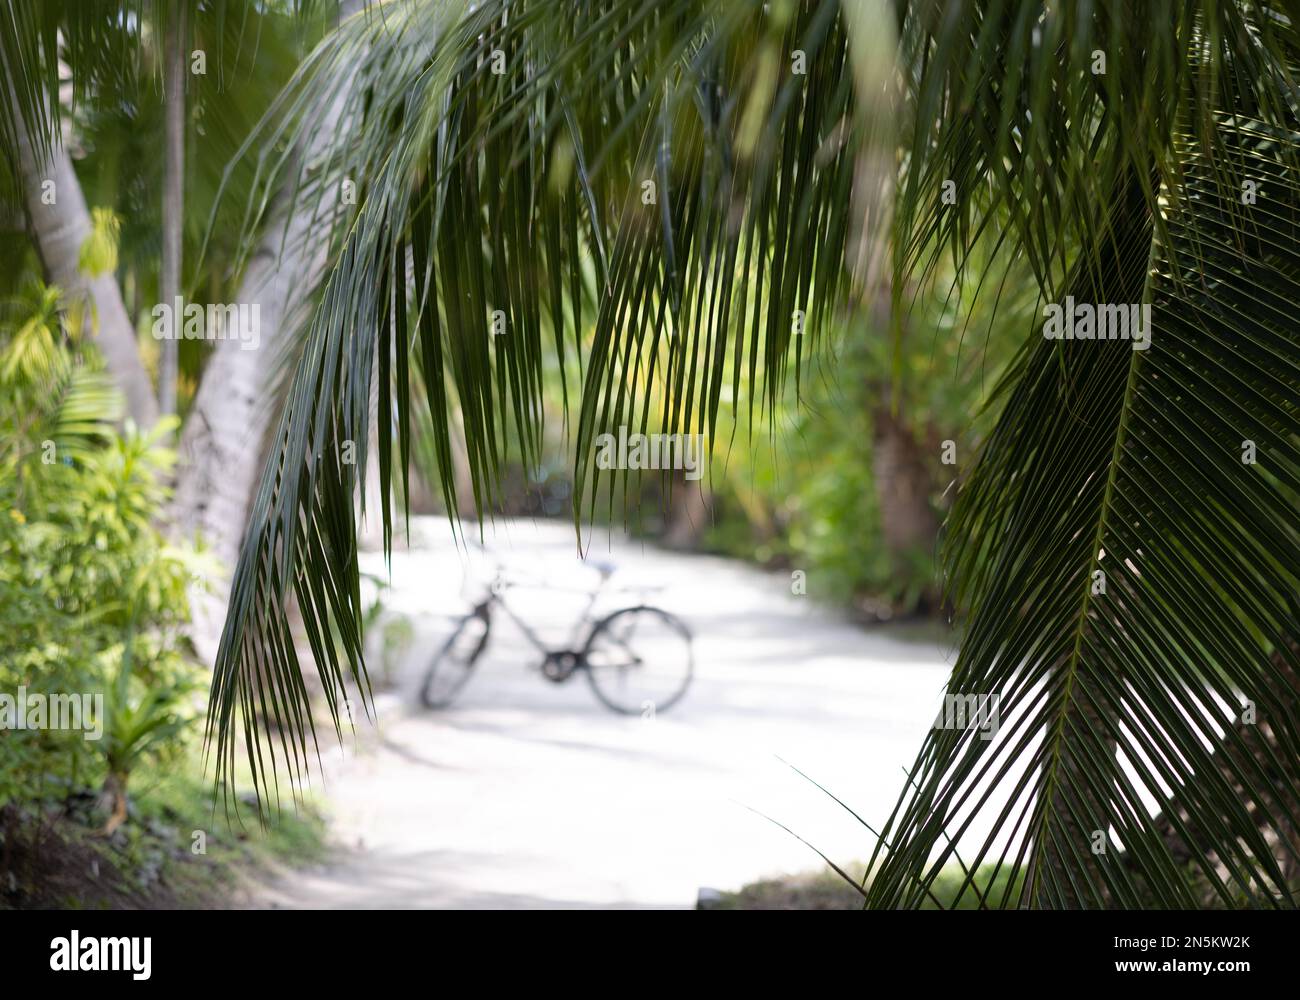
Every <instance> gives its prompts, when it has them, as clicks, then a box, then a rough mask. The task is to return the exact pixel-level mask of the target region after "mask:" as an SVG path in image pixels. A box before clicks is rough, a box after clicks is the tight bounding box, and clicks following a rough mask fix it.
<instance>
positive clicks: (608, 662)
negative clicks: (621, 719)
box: [583, 605, 695, 715]
mask: <svg viewBox="0 0 1300 1000" xmlns="http://www.w3.org/2000/svg"><path fill="white" fill-rule="evenodd" d="M583 665H584V666H585V667H586V669H587V679H588V680H589V681H590V682H591V689H592V691H594V692H595V693H596V697H597V698H599V699H600V700H601V701H602V702H603V703H604V704H605V705H606V706H608V707H609V708H612V709H613V710H614V711H615V712H622V713H624V714H626V715H653V714H654V713H656V712H663V711H666V710H667V709H669V708H671V707H672V706H673V705H675V704H676V703H677V702H678V701H679V700H681V697H682V695H684V694H685V693H686V689H687V687H689V686H690V683H691V675H692V673H693V671H694V668H695V660H694V654H693V652H692V650H691V633H690V630H689V629H688V628H687V627H686V626H685V624H683V623H682V621H681V620H680V619H679V618H676V617H675V616H673V615H670V614H669V613H668V612H667V611H664V610H662V609H660V608H651V607H646V606H644V605H643V606H640V607H635V608H624V609H623V610H622V611H615V612H614V613H613V614H612V615H610V616H609V617H607V618H604V619H602V620H601V621H600V622H599V623H598V624H597V625H596V627H595V628H594V629H592V632H591V637H590V638H589V639H588V640H587V647H586V649H585V651H584V652H583Z"/></svg>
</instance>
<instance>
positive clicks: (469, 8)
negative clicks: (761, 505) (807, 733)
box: [208, 0, 858, 789]
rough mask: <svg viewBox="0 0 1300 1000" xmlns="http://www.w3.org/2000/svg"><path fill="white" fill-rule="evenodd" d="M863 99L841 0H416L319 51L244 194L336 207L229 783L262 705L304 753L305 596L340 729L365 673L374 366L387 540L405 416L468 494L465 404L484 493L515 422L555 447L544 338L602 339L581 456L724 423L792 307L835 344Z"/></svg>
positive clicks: (583, 417)
mask: <svg viewBox="0 0 1300 1000" xmlns="http://www.w3.org/2000/svg"><path fill="white" fill-rule="evenodd" d="M575 6H576V9H577V13H576V16H575ZM796 49H798V50H801V52H802V56H801V57H800V58H801V60H802V64H803V65H804V66H806V74H805V75H795V74H794V73H793V72H792V70H793V67H794V65H795V62H794V58H793V55H792V53H793V52H794V50H796ZM340 87H343V88H345V89H346V90H345V92H346V93H348V95H349V96H348V98H347V101H346V102H345V105H344V108H343V110H342V112H341V114H340V116H339V117H338V118H337V119H335V120H330V121H326V120H324V119H323V117H322V116H321V115H320V114H319V113H318V110H317V109H319V108H322V107H325V106H327V104H326V101H325V98H326V97H327V96H329V95H332V94H334V93H336V92H337V91H338V88H340ZM857 121H858V119H857V116H856V115H855V111H854V101H853V89H852V73H851V67H850V61H849V52H848V46H847V38H846V35H845V28H844V24H843V21H842V18H841V16H840V12H839V5H838V3H836V2H833V0H817V2H812V3H799V4H776V5H765V4H762V3H759V2H757V0H742V2H731V3H721V2H714V0H668V2H666V3H665V2H657V0H656V2H652V0H591V2H586V3H580V4H577V5H574V4H572V3H560V2H559V0H522V2H519V0H509V2H507V0H496V2H490V3H486V4H475V5H464V4H457V3H448V2H424V3H394V4H390V5H386V6H384V7H383V8H381V9H380V10H379V11H378V12H372V13H371V14H369V15H366V16H358V17H356V18H354V19H352V20H350V21H348V22H346V23H345V24H344V25H343V26H342V27H341V28H340V30H339V31H338V32H337V33H336V34H335V35H333V36H331V38H329V39H327V40H326V42H325V43H323V44H322V45H321V46H320V47H319V48H318V49H317V50H316V51H315V52H314V53H313V54H312V55H311V56H310V57H309V58H308V59H307V60H306V61H305V63H304V65H303V67H302V69H301V71H300V72H299V74H298V75H297V77H296V78H295V80H294V81H293V82H292V83H291V84H290V85H289V87H288V88H286V90H285V92H284V93H283V94H282V95H281V97H280V99H279V100H278V101H277V102H276V104H275V106H274V107H273V109H272V112H271V114H270V115H268V117H267V119H266V121H265V122H264V126H263V127H262V128H261V129H259V130H258V131H257V132H256V133H255V134H254V135H253V136H252V137H251V138H250V140H249V142H248V143H247V144H246V147H245V153H246V155H248V156H253V157H255V158H256V163H257V166H256V170H255V173H256V174H257V176H258V178H259V181H258V184H257V185H256V187H257V193H256V194H255V196H254V197H253V199H251V200H250V203H249V206H248V210H247V216H248V219H249V231H250V236H251V234H252V233H253V231H254V229H255V223H256V221H257V219H259V218H260V217H261V216H262V214H263V213H264V211H265V206H266V205H267V204H269V203H270V199H271V198H272V197H274V196H277V194H276V193H277V192H279V193H280V194H281V195H282V194H283V192H285V191H288V192H289V196H290V198H291V200H292V202H293V203H294V204H296V205H297V206H298V208H297V210H298V211H300V212H302V211H306V212H310V213H312V214H313V217H314V218H315V220H316V222H317V226H318V227H320V228H318V229H317V234H318V233H319V231H320V229H321V228H323V229H324V231H326V232H330V233H333V234H334V240H333V242H332V248H331V254H332V264H331V268H330V270H329V274H328V277H327V279H326V281H325V283H324V285H323V287H322V289H321V290H320V295H319V305H318V306H317V309H316V311H315V314H314V316H313V319H312V321H311V323H310V324H309V326H308V327H307V329H306V331H305V333H304V335H303V340H302V347H301V352H300V359H299V361H298V364H297V367H296V369H295V372H294V377H293V382H292V385H291V387H290V390H289V394H288V398H287V403H286V406H285V409H284V414H283V418H282V420H281V423H280V426H279V430H278V433H277V437H276V447H275V453H274V455H273V457H272V460H271V462H270V464H269V465H268V467H267V469H266V472H265V474H264V477H263V480H262V483H261V486H260V489H259V493H258V496H257V498H256V502H255V505H254V509H253V512H252V516H251V519H250V526H249V531H248V535H247V541H246V544H245V547H244V550H243V553H242V555H241V558H240V562H239V566H238V567H237V571H236V574H235V584H234V589H233V593H232V598H231V604H230V610H229V615H228V618H227V624H226V629H225V632H224V635H223V638H222V643H221V648H220V651H219V654H218V657H217V664H216V671H215V676H214V681H213V689H212V699H211V702H210V708H209V720H208V723H209V725H208V732H209V736H210V737H211V738H214V739H215V744H216V748H217V750H216V756H217V762H218V763H217V771H218V780H219V781H222V780H223V779H224V778H225V777H226V776H227V775H228V774H229V773H230V770H231V767H232V764H233V759H234V758H233V754H234V753H235V750H236V746H237V741H238V738H237V736H236V733H237V732H241V731H242V732H243V734H244V739H245V742H246V749H247V751H248V753H249V754H250V756H251V758H252V759H253V762H254V776H255V784H256V786H257V787H258V788H259V789H262V788H265V787H268V786H269V785H271V784H272V783H273V782H274V781H275V780H276V768H277V766H278V765H281V764H283V765H284V766H285V767H286V768H287V770H288V771H289V773H291V774H292V775H293V776H294V778H295V780H296V779H297V778H298V777H300V776H301V774H302V769H303V768H304V767H305V765H306V754H307V750H308V744H309V742H311V741H313V740H314V732H315V729H314V722H313V720H312V717H311V713H310V706H309V704H308V700H307V696H306V691H305V686H304V683H303V679H302V669H301V666H300V664H299V661H298V657H297V652H296V650H295V648H294V643H293V641H292V637H291V635H290V633H289V630H288V627H287V625H286V621H287V613H288V608H289V605H290V603H291V602H292V601H294V600H296V603H297V606H298V608H299V610H300V612H301V617H302V620H303V625H304V632H305V638H306V642H307V644H308V645H309V646H310V648H311V650H312V654H313V657H314V658H315V659H316V661H317V666H318V669H319V672H320V674H321V677H322V680H323V685H324V688H325V696H326V701H327V704H328V707H329V711H330V714H331V721H332V722H333V725H334V727H335V728H336V729H338V728H339V727H340V725H341V717H342V712H343V711H344V710H345V709H346V706H347V697H348V694H347V689H346V687H345V685H344V678H345V676H346V675H349V674H350V675H351V677H352V678H353V680H354V681H355V682H356V684H357V685H358V686H359V688H360V689H361V691H362V695H363V699H364V697H365V691H366V679H365V668H364V663H363V661H362V658H361V639H360V622H361V619H362V609H361V606H360V598H359V591H358V587H357V569H356V538H355V529H354V524H355V511H354V497H355V496H357V495H364V493H363V491H362V487H363V483H362V479H363V475H364V470H365V468H366V462H367V452H368V442H369V440H370V434H369V429H370V426H371V413H372V392H374V393H375V395H374V399H373V410H374V411H375V413H376V418H377V428H378V434H377V438H376V440H377V447H378V455H377V459H378V461H377V464H378V468H379V476H380V496H381V497H382V504H383V508H382V511H381V516H382V520H383V523H384V528H385V542H386V543H387V541H388V539H389V537H390V533H391V522H392V510H391V499H390V498H391V496H392V493H393V492H394V490H395V488H396V484H397V483H398V482H400V483H401V484H402V489H403V490H404V489H405V483H406V475H407V466H408V462H409V459H410V454H411V446H410V441H411V430H410V425H411V421H412V414H413V413H415V414H418V415H422V414H426V413H427V414H428V419H429V420H430V423H429V425H428V428H427V436H426V435H425V434H422V435H421V437H420V445H419V447H417V449H416V451H417V454H428V455H432V456H433V458H434V465H435V474H436V475H437V477H438V480H439V482H440V483H441V487H442V491H443V494H444V497H445V498H446V501H447V507H448V509H449V510H453V511H454V510H455V509H456V499H455V489H454V480H453V463H452V461H451V455H452V450H453V442H452V440H451V436H450V435H451V430H450V428H451V427H452V426H456V425H459V426H460V427H462V428H463V437H464V453H465V454H466V455H467V456H468V464H469V467H470V472H471V474H472V481H473V484H474V492H475V499H476V507H477V509H478V510H479V511H480V512H481V511H482V510H484V509H486V508H487V507H488V506H489V504H490V503H491V502H492V499H493V497H494V496H495V495H496V491H497V489H498V481H497V474H498V470H499V469H500V467H501V465H502V463H503V461H504V460H505V458H506V456H507V455H508V454H510V451H511V442H512V441H513V442H516V445H515V447H516V448H517V449H518V453H519V454H518V457H519V458H520V459H521V460H522V461H523V462H524V463H525V465H528V466H531V465H533V464H534V463H535V462H536V459H537V457H538V455H539V453H540V442H541V433H542V408H541V377H542V371H543V360H544V358H545V357H546V356H547V355H548V354H550V356H551V357H553V358H555V359H558V361H559V363H560V365H561V368H562V370H563V367H564V365H565V357H566V354H567V355H568V356H569V357H572V354H571V353H569V352H575V351H576V352H578V353H579V354H580V358H581V361H580V363H581V364H582V365H583V383H582V387H581V389H582V393H581V397H580V400H579V401H578V402H577V403H576V404H575V405H576V407H577V411H578V421H577V434H576V449H575V450H576V459H575V461H576V465H577V481H579V482H585V481H586V478H587V473H588V471H589V468H588V466H589V458H590V451H591V449H592V442H593V440H594V437H595V435H596V434H597V433H599V432H600V431H601V430H603V429H605V428H607V427H612V426H618V425H620V424H626V425H629V426H630V427H632V428H638V427H639V428H642V429H644V428H645V427H646V425H647V422H648V420H649V415H650V414H651V412H654V413H656V414H663V415H664V417H663V419H664V421H665V426H664V430H666V431H669V432H672V431H677V430H693V431H696V432H700V431H703V432H706V433H710V435H712V431H713V425H714V420H715V415H716V412H717V409H718V405H719V401H720V399H721V397H722V392H723V387H724V385H726V384H727V382H728V381H730V383H731V385H732V386H733V387H736V386H739V384H740V382H741V379H742V377H744V379H745V381H746V384H750V385H758V384H759V383H760V379H762V380H765V381H764V382H763V383H762V384H763V385H764V386H765V388H763V389H761V390H760V402H761V400H762V398H764V397H763V396H762V395H761V393H765V394H766V398H767V399H769V400H770V399H772V398H774V396H775V394H776V393H777V392H779V391H781V387H782V385H783V377H784V372H785V367H786V364H787V361H788V360H789V359H795V360H796V364H797V363H798V359H799V358H800V357H801V355H802V351H803V350H804V349H805V348H803V347H802V346H801V344H802V338H800V337H799V336H797V335H796V334H795V332H794V331H795V323H794V320H795V313H796V312H803V313H805V314H806V320H805V322H804V328H805V329H806V330H807V331H808V334H809V336H808V340H809V341H815V340H816V339H817V335H818V331H819V330H820V329H821V328H822V326H823V323H824V320H825V319H826V318H828V317H829V316H831V315H832V314H833V312H834V310H835V309H836V308H837V303H838V302H839V301H841V300H842V297H843V296H842V291H843V289H844V287H845V284H846V280H847V277H846V273H845V267H844V260H845V248H846V243H847V240H848V230H849V226H848V217H847V215H846V214H845V213H843V212H842V211H837V208H836V206H837V205H840V204H842V203H844V202H846V201H847V198H848V195H849V192H850V188H851V185H852V182H853V166H854V161H853V151H854V149H855V141H854V135H855V132H856V129H857V128H858V125H857ZM323 135H324V136H325V137H326V138H327V139H328V140H329V141H326V142H321V137H322V136H323ZM302 149H321V150H324V152H323V154H322V155H321V156H320V157H319V158H318V159H316V160H315V161H313V162H311V163H309V164H302V163H299V162H297V161H296V160H295V158H294V156H293V155H292V154H291V152H290V151H292V150H302ZM647 182H648V183H649V184H651V185H653V189H654V192H653V193H654V197H653V199H644V198H643V194H644V193H645V192H646V191H647V190H648V188H647ZM345 185H346V186H345ZM344 190H348V191H355V192H356V193H357V195H358V197H357V199H356V204H355V206H353V205H351V204H349V200H348V199H346V198H343V197H341V194H342V192H343V191H344ZM313 238H318V235H317V236H314V237H313ZM250 245H251V239H250ZM589 323H594V330H593V331H592V332H591V334H590V343H589V344H588V343H587V326H586V324H589ZM494 328H495V330H496V331H497V334H499V335H494V332H493V331H494ZM797 371H798V368H797V367H796V373H797ZM417 376H418V377H417ZM412 384H416V385H418V387H419V388H420V390H421V391H422V393H423V394H424V395H423V397H422V398H420V399H419V400H418V401H416V402H415V405H413V401H412V399H411V395H410V392H411V386H412ZM376 390H377V391H376ZM567 391H568V390H567V387H566V394H567ZM653 394H657V395H658V405H657V406H655V407H653V408H652V407H651V406H650V401H651V399H652V395H653ZM349 458H350V459H351V460H352V461H349V460H348V459H349ZM594 495H595V493H594V490H593V491H592V493H591V494H589V496H593V497H594ZM580 510H581V508H580V507H579V508H578V510H576V511H575V514H577V513H580ZM334 633H337V634H338V635H339V636H340V637H341V639H342V649H343V656H342V658H340V656H339V654H338V652H337V647H336V646H335V644H334V643H331V642H329V641H328V637H329V636H330V635H331V634H334ZM259 717H262V718H265V719H267V720H268V721H270V722H271V723H273V724H274V725H275V727H276V728H277V729H278V730H279V731H280V733H281V734H282V737H283V738H282V739H281V741H280V744H279V749H278V751H277V750H276V748H274V747H272V746H270V745H269V744H264V743H263V741H262V739H261V736H260V735H259V729H258V725H257V719H258V718H259Z"/></svg>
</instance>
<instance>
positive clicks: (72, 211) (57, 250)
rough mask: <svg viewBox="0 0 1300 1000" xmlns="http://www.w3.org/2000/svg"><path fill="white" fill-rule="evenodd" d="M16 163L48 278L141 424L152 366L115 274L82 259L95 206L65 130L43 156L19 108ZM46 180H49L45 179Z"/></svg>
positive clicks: (154, 406)
mask: <svg viewBox="0 0 1300 1000" xmlns="http://www.w3.org/2000/svg"><path fill="white" fill-rule="evenodd" d="M0 69H3V70H4V74H3V79H0V85H2V86H3V88H4V99H5V100H9V101H11V102H12V101H13V93H12V90H11V89H10V88H11V84H10V82H9V74H8V69H7V67H0ZM13 117H14V123H15V129H16V133H17V146H18V149H17V154H18V155H17V167H18V173H19V181H20V183H21V185H22V190H23V201H24V204H25V205H26V208H27V218H28V221H29V224H30V226H31V231H32V234H33V236H34V238H35V243H36V249H37V252H38V253H39V254H40V258H41V264H42V267H43V268H44V271H45V276H46V279H47V280H48V281H49V282H50V283H51V284H54V285H58V286H59V288H61V289H62V290H63V292H64V294H65V295H66V296H67V297H68V300H69V301H70V302H71V303H73V304H76V305H84V306H85V308H80V309H76V310H74V314H77V315H80V316H81V322H82V324H83V326H84V328H85V330H86V331H88V332H89V333H90V334H91V336H92V337H93V339H94V342H95V345H96V346H97V347H98V348H99V352H100V354H102V355H103V357H104V363H105V364H106V365H107V367H108V371H109V373H110V374H111V375H112V376H113V380H114V381H115V382H116V383H117V387H118V389H120V390H121V392H122V395H123V396H124V397H125V398H126V405H127V413H128V415H129V416H130V417H131V419H132V420H134V421H135V422H136V424H137V425H138V426H140V427H141V428H148V427H151V426H152V425H153V424H154V422H155V421H156V420H157V419H158V403H157V401H156V400H155V399H154V394H153V386H152V385H151V384H150V382H149V373H148V372H147V371H145V367H144V364H143V362H141V360H140V351H139V348H138V345H137V343H136V336H135V327H134V326H133V325H132V323H131V318H130V316H129V315H128V314H127V311H126V306H125V305H124V304H123V302H122V292H121V290H120V289H119V288H118V284H117V278H116V277H115V276H114V275H112V274H100V275H95V276H92V275H89V274H86V273H84V272H83V271H82V270H81V268H80V264H79V258H80V255H81V246H82V244H83V243H85V241H86V237H87V236H89V235H90V231H91V223H90V213H89V211H88V210H87V208H86V199H85V196H84V195H83V194H82V192H81V184H80V182H79V181H78V180H77V174H76V172H75V171H74V170H73V167H72V159H71V158H70V157H69V156H68V152H67V149H66V148H65V147H64V145H63V142H62V137H61V136H52V137H51V139H52V141H51V144H50V147H51V148H50V150H49V156H48V157H42V156H41V154H40V152H39V149H40V144H39V143H37V142H36V141H34V139H33V137H32V136H31V135H29V134H28V132H27V128H26V125H25V123H24V121H23V117H22V115H21V114H19V113H18V112H17V109H16V108H15V112H14V116H13ZM47 182H49V183H47Z"/></svg>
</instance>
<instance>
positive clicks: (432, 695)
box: [420, 607, 492, 708]
mask: <svg viewBox="0 0 1300 1000" xmlns="http://www.w3.org/2000/svg"><path fill="white" fill-rule="evenodd" d="M491 624H492V622H491V618H490V617H489V615H488V610H487V608H486V607H480V608H476V609H474V611H472V612H470V613H469V614H468V615H466V616H465V617H464V618H462V619H461V620H460V624H459V625H457V626H456V631H454V632H453V633H452V634H451V637H450V638H449V639H448V640H447V641H446V642H445V643H444V644H443V646H442V649H440V650H438V654H437V655H436V656H435V657H434V658H433V659H432V660H431V661H430V663H429V669H428V671H427V672H426V673H425V675H424V684H423V685H422V686H421V688H420V701H421V702H422V703H423V704H424V707H425V708H446V707H447V706H448V705H450V704H451V703H452V701H453V700H455V698H456V696H457V695H458V694H460V692H461V690H462V689H463V688H464V687H465V685H466V684H468V683H469V679H470V677H472V676H473V674H474V664H475V663H477V662H478V658H479V657H480V656H481V655H483V648H484V647H485V646H486V645H487V640H488V632H489V630H490V628H491Z"/></svg>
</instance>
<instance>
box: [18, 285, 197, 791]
mask: <svg viewBox="0 0 1300 1000" xmlns="http://www.w3.org/2000/svg"><path fill="white" fill-rule="evenodd" d="M24 306H25V307H26V308H25V309H24V308H23V307H24ZM58 306H59V303H58V293H57V289H47V288H44V287H41V286H39V285H34V286H33V289H32V291H31V293H30V294H29V295H28V296H26V297H25V299H24V301H23V302H22V303H20V304H19V306H18V308H17V310H16V311H17V312H18V316H17V318H16V319H13V318H10V317H6V319H7V320H8V321H7V322H4V323H0V398H3V399H5V400H6V405H5V407H4V408H3V410H0V595H2V599H0V693H3V694H6V695H10V696H12V697H14V698H16V697H17V694H18V691H19V689H20V688H22V689H25V690H26V693H27V694H28V695H32V694H44V695H54V694H63V695H67V694H77V695H89V696H91V698H92V699H94V698H95V697H96V696H98V697H99V699H102V700H101V701H100V702H99V704H102V706H103V713H104V717H103V719H102V721H103V724H104V731H103V733H102V737H101V738H100V739H97V740H95V739H87V738H86V736H87V733H85V732H82V731H74V730H69V729H56V728H42V729H35V730H32V729H18V730H15V731H13V732H8V733H6V734H5V738H4V739H0V808H3V807H4V806H5V805H6V804H8V803H10V802H16V803H18V804H20V805H21V804H32V803H36V802H39V801H41V800H45V799H50V798H58V797H62V796H65V795H66V794H67V793H69V792H70V791H73V790H75V789H77V788H79V787H82V786H85V785H90V784H99V783H101V782H105V781H106V782H107V790H108V791H109V792H110V793H112V794H113V797H114V799H115V801H114V808H115V810H116V811H117V812H118V813H119V814H120V815H122V816H124V815H125V798H124V795H125V787H126V780H127V777H128V776H129V773H130V770H131V769H132V767H134V766H135V764H136V763H138V762H139V760H140V759H141V758H142V756H145V755H156V754H158V753H161V752H164V751H165V750H166V749H167V748H168V744H169V738H170V737H173V736H175V735H176V734H177V733H178V732H179V730H180V728H181V726H182V725H183V724H184V720H185V719H186V718H188V717H189V716H190V715H192V714H193V711H192V708H191V706H190V704H188V699H187V697H186V695H187V692H189V691H190V690H191V687H192V685H191V670H192V667H191V666H190V664H188V663H187V661H186V659H185V657H184V655H183V651H182V645H183V641H182V632H181V629H182V627H183V625H184V623H185V622H186V620H187V617H188V606H187V598H186V587H187V583H188V581H189V579H190V578H191V576H192V574H193V573H194V572H196V571H198V570H199V569H201V563H200V561H199V559H198V557H197V556H196V555H195V554H194V553H193V552H190V551H188V550H185V549H182V548H179V547H177V546H174V545H171V544H170V543H169V542H168V541H167V540H166V539H165V538H164V536H163V535H162V534H161V533H160V531H159V530H158V528H157V527H156V521H157V517H158V513H159V511H160V510H161V508H162V506H163V504H164V502H165V501H166V499H167V495H168V493H167V487H166V485H165V483H166V477H167V473H168V470H169V468H170V466H171V464H172V461H173V456H172V454H171V452H170V451H168V449H167V448H165V447H164V440H165V438H166V437H167V435H168V434H170V433H171V432H172V431H174V429H175V424H174V423H173V422H163V423H160V424H159V426H158V427H156V428H155V429H154V430H152V431H151V432H149V433H148V434H142V433H139V432H138V431H136V430H134V429H133V428H131V427H129V426H128V427H127V428H126V430H125V431H124V432H122V433H118V432H117V431H116V430H115V428H114V424H113V421H114V420H115V418H116V415H117V414H118V413H119V412H120V403H119V401H118V400H117V399H116V397H115V394H114V393H113V391H112V388H111V386H110V385H109V384H108V383H107V382H106V380H105V378H104V376H103V374H102V372H101V371H100V369H99V367H98V362H97V359H96V358H95V356H94V354H93V352H92V351H91V350H89V349H88V348H87V346H86V345H81V344H78V343H76V342H75V340H73V339H71V338H70V337H69V335H68V333H67V332H66V331H65V329H64V327H63V324H62V323H61V322H60V315H59V311H58ZM91 704H95V702H94V701H93V700H92V701H91ZM84 721H85V720H83V722H84ZM173 742H174V741H173Z"/></svg>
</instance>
